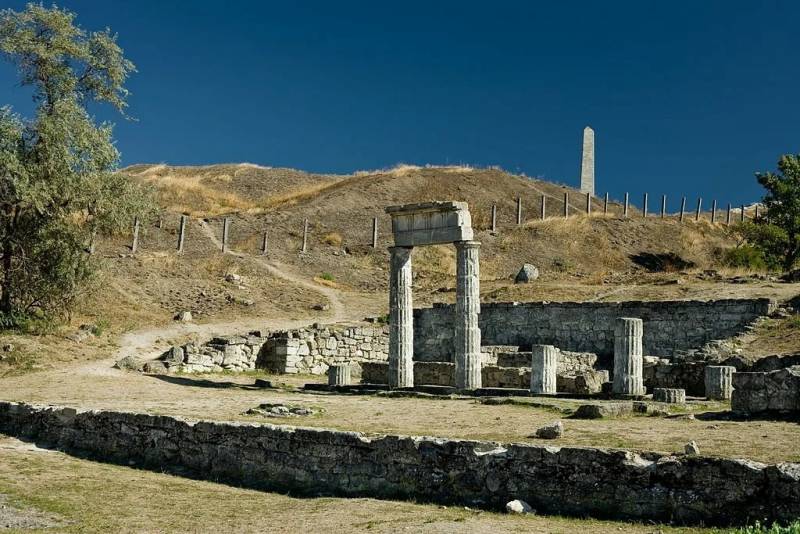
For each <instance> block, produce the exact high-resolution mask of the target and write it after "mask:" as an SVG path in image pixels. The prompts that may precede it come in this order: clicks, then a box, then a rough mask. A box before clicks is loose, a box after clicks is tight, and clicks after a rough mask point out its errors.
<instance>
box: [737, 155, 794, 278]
mask: <svg viewBox="0 0 800 534" xmlns="http://www.w3.org/2000/svg"><path fill="white" fill-rule="evenodd" d="M756 179H757V180H758V183H759V184H761V185H762V186H763V187H764V189H766V191H767V194H766V195H765V196H764V199H763V201H762V203H763V204H764V207H765V208H766V216H765V217H761V218H759V219H758V220H756V221H754V222H753V223H750V224H744V225H742V228H741V231H742V234H743V235H744V237H745V238H746V239H747V241H749V242H750V243H752V244H753V245H754V246H756V247H757V248H758V249H759V250H761V251H762V252H763V254H764V258H765V259H766V261H767V264H769V265H770V266H772V267H781V268H783V269H784V270H787V271H788V270H791V269H792V268H793V267H794V266H795V264H796V263H797V261H798V259H800V154H798V155H792V154H788V155H784V156H782V157H781V158H780V160H779V161H778V172H775V173H773V172H765V173H756Z"/></svg>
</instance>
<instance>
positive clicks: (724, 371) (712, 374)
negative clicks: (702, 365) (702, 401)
mask: <svg viewBox="0 0 800 534" xmlns="http://www.w3.org/2000/svg"><path fill="white" fill-rule="evenodd" d="M735 372H736V367H733V366H732V365H709V366H708V367H706V374H705V386H706V398H708V399H710V400H730V399H731V396H732V395H733V373H735Z"/></svg>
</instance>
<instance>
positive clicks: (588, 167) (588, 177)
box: [581, 126, 594, 196]
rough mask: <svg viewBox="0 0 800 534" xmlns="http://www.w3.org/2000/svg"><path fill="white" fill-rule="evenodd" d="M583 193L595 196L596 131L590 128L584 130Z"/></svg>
mask: <svg viewBox="0 0 800 534" xmlns="http://www.w3.org/2000/svg"><path fill="white" fill-rule="evenodd" d="M581 193H589V194H590V195H592V196H594V130H592V129H591V128H589V127H588V126H587V127H586V128H584V129H583V158H582V159H581Z"/></svg>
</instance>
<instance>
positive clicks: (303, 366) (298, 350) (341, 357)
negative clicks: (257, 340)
mask: <svg viewBox="0 0 800 534" xmlns="http://www.w3.org/2000/svg"><path fill="white" fill-rule="evenodd" d="M388 358H389V327H388V326H379V325H354V326H343V325H332V326H320V327H310V328H301V329H298V330H285V331H281V332H275V333H273V334H271V335H270V336H269V338H268V339H267V341H266V343H264V346H263V348H262V350H261V353H260V354H259V357H258V362H257V366H258V367H259V368H263V369H267V370H269V371H272V372H274V373H310V374H315V375H319V374H324V373H325V372H326V371H327V370H328V367H329V366H330V365H331V364H334V363H344V362H349V363H351V364H354V365H353V372H354V376H358V373H359V365H358V364H360V363H361V362H367V361H386V360H387V359H388Z"/></svg>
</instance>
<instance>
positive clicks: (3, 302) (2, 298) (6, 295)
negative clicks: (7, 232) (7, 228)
mask: <svg viewBox="0 0 800 534" xmlns="http://www.w3.org/2000/svg"><path fill="white" fill-rule="evenodd" d="M12 254H13V245H12V244H11V239H10V238H6V240H5V242H4V243H3V287H0V293H2V295H0V313H3V314H10V313H11V267H12V266H11V259H12Z"/></svg>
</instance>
